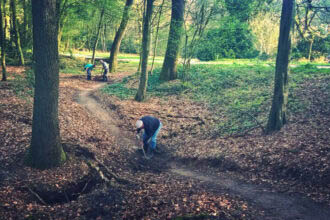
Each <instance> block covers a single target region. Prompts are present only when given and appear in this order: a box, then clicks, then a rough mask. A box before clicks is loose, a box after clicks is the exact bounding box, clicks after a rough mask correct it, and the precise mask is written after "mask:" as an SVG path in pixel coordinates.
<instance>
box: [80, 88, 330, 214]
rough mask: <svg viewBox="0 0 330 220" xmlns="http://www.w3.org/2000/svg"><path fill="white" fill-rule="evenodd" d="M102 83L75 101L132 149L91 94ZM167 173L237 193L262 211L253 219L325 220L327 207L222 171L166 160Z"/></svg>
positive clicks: (111, 117)
mask: <svg viewBox="0 0 330 220" xmlns="http://www.w3.org/2000/svg"><path fill="white" fill-rule="evenodd" d="M102 86H104V84H96V85H95V86H93V87H92V88H91V89H88V90H82V91H81V92H80V94H79V97H78V100H77V101H78V103H80V104H81V105H83V106H84V107H85V108H86V109H87V110H88V111H90V112H92V113H93V115H94V116H95V117H96V118H98V120H99V121H100V123H101V124H102V125H103V126H104V128H105V129H107V130H109V131H110V132H111V133H112V134H114V135H115V137H117V139H118V143H120V144H121V146H123V147H126V148H127V149H126V150H127V151H128V152H130V151H131V150H132V147H131V146H134V145H135V142H134V141H133V140H131V139H129V138H125V137H124V136H125V134H124V133H125V132H124V133H123V131H121V130H120V129H119V127H118V125H119V124H118V123H119V122H118V121H117V120H116V118H117V117H116V115H115V112H111V111H107V110H105V109H103V108H102V105H101V104H100V103H98V102H97V100H96V99H94V98H93V96H92V95H91V94H92V92H93V91H95V90H97V89H99V88H101V87H102ZM169 166H170V169H169V172H171V173H172V174H173V175H179V176H181V177H185V178H193V179H195V180H199V181H200V182H201V183H202V184H207V186H209V187H210V188H218V189H223V190H224V191H227V192H229V193H231V194H234V195H238V196H240V197H242V198H244V199H246V200H247V201H249V202H251V203H253V204H256V205H257V206H258V207H260V208H261V209H262V210H264V211H265V216H263V217H256V219H265V217H266V219H285V220H289V219H302V220H323V219H324V220H328V219H330V210H329V209H328V208H327V207H326V206H322V205H319V204H317V203H315V202H314V201H312V200H310V199H308V198H304V197H302V196H300V195H288V194H285V193H278V192H272V191H271V189H269V188H267V187H264V186H260V185H258V186H257V185H252V184H246V183H242V182H240V181H237V180H235V179H233V178H231V177H230V176H228V175H225V174H215V175H212V176H208V175H205V174H202V173H200V172H197V171H193V170H191V169H189V168H184V167H183V166H181V165H179V163H177V162H176V161H170V162H169Z"/></svg>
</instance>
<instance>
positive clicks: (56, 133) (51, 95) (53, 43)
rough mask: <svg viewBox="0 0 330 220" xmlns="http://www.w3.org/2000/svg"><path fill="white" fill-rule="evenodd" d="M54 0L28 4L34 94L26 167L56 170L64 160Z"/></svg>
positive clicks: (41, 0)
mask: <svg viewBox="0 0 330 220" xmlns="http://www.w3.org/2000/svg"><path fill="white" fill-rule="evenodd" d="M56 1H58V0H32V19H33V53H34V66H33V67H34V72H35V93H34V103H33V123H32V139H31V145H30V148H29V150H28V153H27V157H26V162H27V164H28V165H30V166H33V167H37V168H40V169H47V168H51V167H55V166H58V165H60V164H62V163H63V162H64V161H65V160H66V155H65V153H64V151H63V148H62V145H61V140H60V130H59V120H58V96H59V58H58V42H57V41H58V36H57V33H58V20H57V19H58V18H57V16H56V15H57V14H56V9H57V7H56Z"/></svg>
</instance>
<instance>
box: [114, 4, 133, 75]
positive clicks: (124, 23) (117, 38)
mask: <svg viewBox="0 0 330 220" xmlns="http://www.w3.org/2000/svg"><path fill="white" fill-rule="evenodd" d="M133 2H134V1H133V0H126V4H125V8H124V12H123V17H122V19H121V23H120V26H119V28H118V30H117V32H116V35H115V39H114V40H113V43H112V46H111V51H110V60H109V71H110V73H113V72H115V71H116V68H117V64H118V63H117V55H118V53H119V48H120V44H121V40H122V39H123V37H124V34H125V30H126V26H127V24H128V20H129V17H130V13H129V12H130V8H131V7H132V5H133Z"/></svg>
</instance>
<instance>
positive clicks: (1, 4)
mask: <svg viewBox="0 0 330 220" xmlns="http://www.w3.org/2000/svg"><path fill="white" fill-rule="evenodd" d="M5 6H6V5H5V1H1V0H0V37H1V67H2V79H1V80H2V81H6V80H7V69H6V37H5V34H4V33H5V29H4V22H3V19H4V17H3V14H2V11H5V10H6V9H5ZM4 14H6V13H5V12H4Z"/></svg>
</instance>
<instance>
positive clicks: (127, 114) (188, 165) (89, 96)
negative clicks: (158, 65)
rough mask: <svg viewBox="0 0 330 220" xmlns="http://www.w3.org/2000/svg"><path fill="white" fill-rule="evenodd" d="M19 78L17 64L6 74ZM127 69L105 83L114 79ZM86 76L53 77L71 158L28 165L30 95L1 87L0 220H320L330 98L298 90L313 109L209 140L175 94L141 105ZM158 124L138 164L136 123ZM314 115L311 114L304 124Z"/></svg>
mask: <svg viewBox="0 0 330 220" xmlns="http://www.w3.org/2000/svg"><path fill="white" fill-rule="evenodd" d="M8 69H9V71H12V72H16V73H18V74H19V73H20V72H21V71H22V69H19V68H10V67H9V68H8ZM129 74H131V73H128V72H123V73H119V74H117V75H116V76H111V77H110V78H111V80H110V82H108V83H114V82H117V81H119V80H121V79H122V77H124V76H127V75H129ZM99 80H100V78H98V77H94V79H93V80H92V81H86V80H85V76H82V75H78V76H77V75H61V77H60V98H59V119H60V128H61V138H62V142H63V147H64V150H65V151H66V152H67V155H68V160H67V162H66V163H65V164H64V165H63V166H61V167H59V168H54V169H50V170H43V171H41V170H36V169H32V168H29V167H26V166H24V164H23V159H24V153H25V152H26V150H27V148H28V146H29V142H30V137H31V125H32V99H31V98H27V97H25V98H24V99H22V98H18V97H17V94H16V93H15V83H13V79H11V78H9V81H8V82H1V83H0V110H1V111H0V122H1V123H0V143H1V146H0V219H328V218H329V216H330V167H329V161H330V146H329V137H330V129H329V128H330V118H329V115H330V100H329V99H328V98H329V97H330V96H329V95H330V91H328V92H329V93H327V94H324V93H320V91H324V90H318V88H319V87H322V86H325V85H329V80H328V81H321V82H317V81H315V82H313V84H308V83H307V84H306V89H305V90H302V91H301V92H302V93H304V94H305V96H306V98H308V99H311V100H313V105H314V107H315V108H312V109H310V111H312V112H311V114H306V117H305V118H303V117H300V118H296V119H295V120H293V121H290V122H289V123H288V125H286V126H285V127H284V128H283V129H282V130H281V131H280V132H277V133H275V134H273V135H268V136H265V135H263V134H261V130H254V131H251V132H250V133H248V134H246V135H243V136H237V137H235V136H232V137H217V136H214V135H213V134H208V133H207V131H208V129H209V127H208V126H209V125H210V124H212V123H210V121H211V120H212V112H210V111H209V110H208V108H207V107H206V106H205V105H203V104H201V103H194V102H192V101H190V100H186V99H183V98H181V97H177V96H172V97H168V98H167V99H160V98H150V99H148V100H147V101H146V102H143V103H138V102H135V101H133V100H119V99H117V98H115V97H111V96H107V95H105V94H104V93H102V92H100V91H99V88H101V87H102V86H105V85H106V83H103V82H100V81H99ZM143 115H154V116H157V117H159V118H160V120H161V121H162V123H163V125H164V127H163V128H162V130H161V132H160V135H159V141H158V147H159V152H158V153H156V154H155V155H154V157H153V158H152V159H149V160H147V159H145V158H144V157H143V154H142V152H141V151H140V150H139V148H140V147H139V145H138V143H137V142H136V140H135V132H134V130H135V128H134V125H135V121H136V120H137V119H138V118H140V117H141V116H143ZM310 115H313V118H311V117H310Z"/></svg>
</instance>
